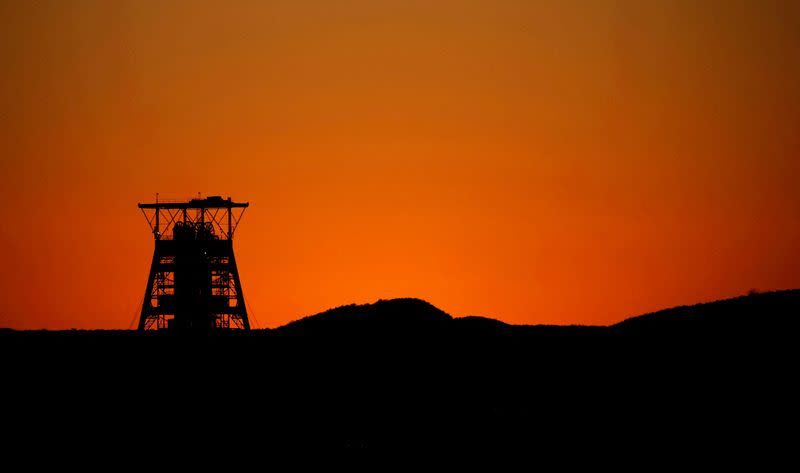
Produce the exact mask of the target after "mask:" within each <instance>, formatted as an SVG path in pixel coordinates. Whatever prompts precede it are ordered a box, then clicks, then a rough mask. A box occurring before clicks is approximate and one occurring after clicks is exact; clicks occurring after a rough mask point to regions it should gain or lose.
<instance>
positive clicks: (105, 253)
mask: <svg viewBox="0 0 800 473" xmlns="http://www.w3.org/2000/svg"><path fill="white" fill-rule="evenodd" d="M0 72H1V73H0V196H1V197H2V200H3V205H2V207H0V218H2V225H0V244H2V248H3V250H4V259H5V266H4V267H5V270H3V271H2V272H0V326H6V327H14V328H49V329H63V328H71V327H76V328H127V327H129V326H131V325H132V322H134V320H135V318H136V317H138V311H139V307H140V306H139V304H140V303H141V299H142V295H143V293H144V286H145V282H146V277H147V271H148V269H149V264H150V258H151V256H152V250H153V241H152V235H151V234H150V233H149V232H148V227H147V224H146V222H145V220H144V218H143V217H142V215H141V213H140V212H139V210H138V209H137V208H136V203H137V202H142V201H148V200H152V199H154V197H155V194H156V192H159V193H160V195H161V197H162V198H166V197H172V198H184V197H191V196H193V195H197V192H202V193H203V195H223V196H228V195H230V196H232V197H233V198H234V199H235V200H244V201H249V202H251V208H250V209H249V210H248V211H247V213H246V214H245V217H244V220H243V222H242V225H241V226H240V227H239V232H238V234H237V240H236V242H235V248H236V252H237V259H238V261H239V265H240V272H241V275H242V278H243V284H244V290H245V297H246V298H247V300H248V303H249V304H250V306H251V309H252V315H251V319H253V322H254V324H255V325H257V326H260V327H274V326H278V325H282V324H284V323H286V322H288V321H290V320H293V319H296V318H299V317H301V316H304V315H308V314H311V313H315V312H318V311H322V310H325V309H327V308H329V307H332V306H338V305H342V304H347V303H364V302H371V301H374V300H376V299H379V298H391V297H401V296H412V297H420V298H424V299H426V300H429V301H430V302H432V303H433V304H435V305H437V306H439V307H441V308H442V309H444V310H446V311H448V312H450V313H451V314H454V315H478V314H479V315H486V316H490V317H495V318H498V319H501V320H504V321H507V322H513V323H528V324H538V323H558V324H607V323H613V322H616V321H619V320H622V319H624V318H626V317H628V316H631V315H636V314H639V313H643V312H647V311H653V310H657V309H660V308H665V307H669V306H674V305H681V304H689V303H695V302H700V301H706V300H713V299H719V298H725V297H730V296H735V295H739V294H742V293H745V292H747V291H748V290H750V289H754V288H756V289H759V290H772V289H784V288H796V287H800V251H798V250H800V186H798V177H799V176H800V3H798V2H796V1H792V0H786V1H764V0H757V1H736V0H730V1H727V0H726V1H723V0H719V1H689V0H687V1H656V0H652V1H646V2H643V1H637V0H629V1H627V0H616V1H612V0H607V1H606V0H597V1H591V0H581V1H565V0H558V1H534V0H474V1H470V0H458V1H450V0H447V1H438V0H437V1H431V0H424V1H415V0H402V1H395V0H382V1H373V0H350V1H335V0H327V1H322V0H285V1H283V0H280V1H255V0H254V1H232V0H226V1H201V0H194V1H187V2H178V1H155V0H153V1H147V0H138V1H121V0H115V1H113V2H110V1H105V0H97V1H68V0H53V1H23V0H19V1H6V0H0ZM253 315H254V317H253Z"/></svg>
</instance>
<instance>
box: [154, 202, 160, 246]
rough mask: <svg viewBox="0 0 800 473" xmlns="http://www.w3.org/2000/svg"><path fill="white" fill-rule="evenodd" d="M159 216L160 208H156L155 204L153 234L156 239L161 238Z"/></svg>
mask: <svg viewBox="0 0 800 473" xmlns="http://www.w3.org/2000/svg"><path fill="white" fill-rule="evenodd" d="M160 216H161V209H159V208H158V206H157V205H156V226H155V228H154V229H153V236H155V237H156V240H158V239H160V238H161V224H160V223H159V217H160Z"/></svg>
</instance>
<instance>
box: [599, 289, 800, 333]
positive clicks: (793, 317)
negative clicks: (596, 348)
mask: <svg viewBox="0 0 800 473" xmlns="http://www.w3.org/2000/svg"><path fill="white" fill-rule="evenodd" d="M798 319H800V290H789V291H776V292H767V293H755V294H749V295H746V296H741V297H736V298H733V299H726V300H722V301H716V302H709V303H704V304H697V305H693V306H682V307H675V308H672V309H667V310H662V311H659V312H654V313H651V314H645V315H641V316H638V317H632V318H630V319H627V320H625V321H622V322H620V323H618V324H616V325H614V326H612V328H613V330H614V331H615V332H619V333H626V334H634V335H648V336H712V337H715V338H716V337H722V336H731V335H743V336H751V335H753V334H761V335H763V334H772V335H774V336H781V335H784V334H786V333H789V332H793V331H794V329H796V328H797V325H798Z"/></svg>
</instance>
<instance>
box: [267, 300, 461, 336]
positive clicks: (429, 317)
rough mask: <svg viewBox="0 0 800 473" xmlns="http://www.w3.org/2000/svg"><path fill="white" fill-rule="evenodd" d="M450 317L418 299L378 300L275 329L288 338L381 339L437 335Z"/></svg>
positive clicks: (332, 311) (349, 306) (306, 318)
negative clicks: (296, 336)
mask: <svg viewBox="0 0 800 473" xmlns="http://www.w3.org/2000/svg"><path fill="white" fill-rule="evenodd" d="M452 319H453V318H452V317H451V316H450V315H448V314H446V313H445V312H443V311H442V310H439V309H438V308H436V307H434V306H433V305H431V304H430V303H428V302H425V301H423V300H420V299H392V300H379V301H378V302H375V303H374V304H366V305H355V304H352V305H346V306H342V307H337V308H335V309H330V310H328V311H325V312H322V313H320V314H316V315H311V316H308V317H305V318H302V319H300V320H297V321H294V322H291V323H289V324H287V325H284V326H283V327H280V328H278V329H276V330H275V332H276V333H279V334H289V335H298V334H303V335H323V334H324V335H328V336H348V337H352V336H373V335H375V336H383V335H386V334H393V333H394V334H400V333H402V334H404V335H410V334H420V333H425V332H440V331H441V330H442V329H444V328H445V327H447V326H448V324H449V323H450V322H451V321H452Z"/></svg>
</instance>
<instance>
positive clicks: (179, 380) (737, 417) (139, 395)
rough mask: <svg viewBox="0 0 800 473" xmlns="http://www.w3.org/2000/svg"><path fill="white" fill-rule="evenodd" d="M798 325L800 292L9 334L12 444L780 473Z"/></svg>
mask: <svg viewBox="0 0 800 473" xmlns="http://www.w3.org/2000/svg"><path fill="white" fill-rule="evenodd" d="M798 315H800V291H782V292H774V293H765V294H754V295H750V296H746V297H741V298H737V299H731V300H726V301H720V302H715V303H710V304H703V305H698V306H693V307H682V308H676V309H670V310H667V311H663V312H659V313H655V314H649V315H645V316H641V317H636V318H633V319H629V320H627V321H625V322H622V323H620V324H617V325H614V326H611V327H550V326H510V325H506V324H503V323H501V322H498V321H495V320H491V319H485V318H480V317H468V318H461V319H454V318H452V317H450V316H449V315H447V314H445V313H443V312H441V311H439V310H438V309H436V308H435V307H433V306H431V305H429V304H427V303H425V302H423V301H419V300H414V299H403V300H392V301H380V302H377V303H375V304H372V305H368V306H346V307H341V308H338V309H334V310H331V311H328V312H326V313H324V314H320V315H316V316H313V317H309V318H306V319H303V320H300V321H297V322H294V323H292V324H289V325H287V326H284V327H282V328H280V329H275V330H265V331H253V332H250V333H218V334H181V333H136V332H129V331H64V332H47V331H30V332H19V331H11V330H3V331H0V357H1V359H2V369H3V378H4V379H3V382H2V386H3V387H2V391H3V394H2V396H3V398H4V401H5V402H4V409H5V411H6V415H5V416H4V419H5V422H4V430H5V432H6V434H9V437H10V438H11V439H12V442H13V443H11V444H9V443H6V447H7V448H17V447H19V448H25V447H26V446H28V447H30V446H32V445H33V446H35V447H36V449H39V448H40V447H42V448H44V447H50V446H70V447H71V448H73V449H74V448H75V446H76V445H82V446H87V445H91V446H92V448H101V447H100V446H107V447H114V448H119V449H121V450H126V449H131V450H132V451H134V452H136V453H141V454H146V452H147V451H148V449H153V450H156V451H158V450H161V451H163V450H173V451H179V452H193V453H191V455H194V456H195V457H196V456H197V452H201V453H202V452H205V453H210V452H216V453H217V454H220V452H228V451H230V452H242V451H243V450H245V449H246V450H247V451H250V452H252V451H266V450H268V449H270V448H273V449H274V448H282V447H297V448H308V447H333V448H359V449H360V448H368V449H378V450H392V451H398V452H408V451H414V450H418V449H438V450H442V451H449V450H451V449H457V450H462V451H479V450H482V449H492V450H496V449H520V448H522V449H524V450H525V451H526V452H530V453H532V454H533V453H540V454H542V455H544V454H550V455H552V454H553V452H555V451H569V452H572V453H571V454H572V455H577V456H580V455H584V456H585V455H591V454H592V453H590V452H594V451H598V450H601V451H604V452H606V453H608V452H612V454H618V455H620V456H621V457H630V456H632V455H642V454H643V455H650V456H651V458H652V459H653V460H654V461H656V460H658V459H666V458H667V457H674V456H676V455H678V456H681V457H689V456H692V455H694V454H695V453H702V454H703V455H705V456H707V457H708V456H713V455H717V454H719V455H723V456H727V458H731V457H730V456H731V455H743V454H746V453H747V452H753V451H758V452H759V455H761V456H763V458H764V460H765V461H766V460H767V459H769V458H772V457H773V454H780V453H781V452H784V453H785V452H787V451H793V450H794V448H795V447H794V441H793V440H791V439H793V438H795V435H794V434H791V435H790V436H786V435H783V434H782V432H783V429H784V428H786V427H788V428H789V430H790V431H793V430H794V429H795V428H796V427H795V425H794V424H793V420H792V419H794V415H795V413H796V407H795V406H796V405H797V396H796V393H797V390H796V389H795V388H794V387H793V385H794V383H795V382H796V378H797V373H798V371H797V362H796V359H797V351H798V350H797V347H798V344H797V341H796V340H797V330H796V329H797V325H798V324H797V319H798ZM9 445H15V446H17V447H9ZM770 452H771V453H770ZM188 454H189V453H187V455H188ZM566 459H567V457H565V460H566Z"/></svg>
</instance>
